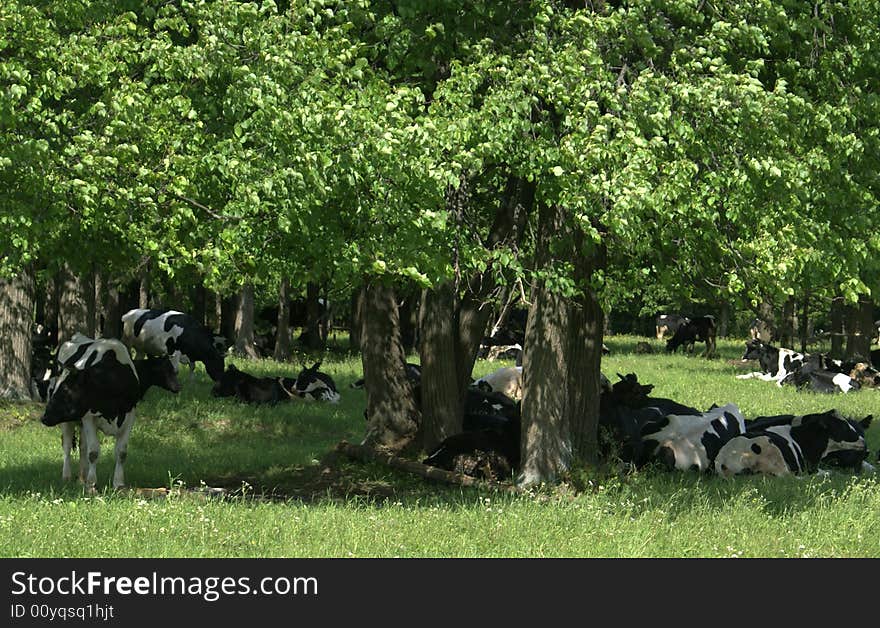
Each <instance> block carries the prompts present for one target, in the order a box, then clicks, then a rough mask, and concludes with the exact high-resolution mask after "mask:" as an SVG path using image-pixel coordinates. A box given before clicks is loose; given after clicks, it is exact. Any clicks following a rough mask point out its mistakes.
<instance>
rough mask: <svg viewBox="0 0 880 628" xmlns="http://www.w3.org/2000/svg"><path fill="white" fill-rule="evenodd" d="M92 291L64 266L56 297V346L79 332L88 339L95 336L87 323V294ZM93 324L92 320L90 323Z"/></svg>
mask: <svg viewBox="0 0 880 628" xmlns="http://www.w3.org/2000/svg"><path fill="white" fill-rule="evenodd" d="M89 290H94V288H92V287H91V286H90V285H89V286H87V285H86V284H85V282H84V281H82V279H80V277H78V276H77V275H75V274H74V273H73V272H72V271H71V270H70V267H68V266H66V265H65V267H64V269H63V270H62V271H61V280H60V282H59V295H58V310H59V311H58V319H59V320H58V344H59V345H61V344H62V343H64V342H66V341H68V340H70V339H71V338H72V337H73V334H75V333H77V332H79V333H81V334H85V335H86V336H89V337H90V338H93V337H94V335H95V330H94V329H93V328H92V326H91V325H90V323H89V316H88V313H89V306H88V292H89ZM91 322H92V323H94V319H93V320H92V321H91Z"/></svg>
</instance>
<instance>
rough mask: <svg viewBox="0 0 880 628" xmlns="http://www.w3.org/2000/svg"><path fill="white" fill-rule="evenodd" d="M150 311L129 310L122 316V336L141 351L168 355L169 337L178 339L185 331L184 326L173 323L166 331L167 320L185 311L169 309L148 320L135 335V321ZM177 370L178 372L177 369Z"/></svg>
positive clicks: (135, 348)
mask: <svg viewBox="0 0 880 628" xmlns="http://www.w3.org/2000/svg"><path fill="white" fill-rule="evenodd" d="M148 311H149V310H145V309H135V310H129V311H128V312H126V313H125V314H124V315H123V316H122V338H123V340H124V341H125V344H127V345H128V346H130V347H131V348H132V349H134V350H135V351H138V352H139V353H144V354H146V355H151V356H157V357H161V356H164V355H168V344H167V343H168V339H169V338H172V339H174V340H175V341H176V340H177V339H178V338H179V337H180V335H181V334H182V333H183V327H181V326H180V325H173V326H172V327H171V329H170V330H168V331H165V321H166V319H167V318H168V317H169V316H177V315H180V314H183V312H178V311H176V310H168V311H167V312H164V313H162V314H161V315H160V316H157V317H156V318H152V319H150V320H148V321H146V322H145V323H144V325H143V327H141V329H140V333H138V335H137V336H135V335H134V325H135V323H136V322H137V320H138V319H139V318H140V317H141V316H143V315H144V314H145V313H147V312H148ZM175 372H177V371H176V369H175Z"/></svg>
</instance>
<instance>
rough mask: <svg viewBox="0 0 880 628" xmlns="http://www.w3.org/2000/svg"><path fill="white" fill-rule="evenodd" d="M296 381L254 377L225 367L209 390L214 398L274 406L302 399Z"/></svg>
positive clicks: (287, 378) (289, 378) (230, 367)
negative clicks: (231, 398) (234, 399)
mask: <svg viewBox="0 0 880 628" xmlns="http://www.w3.org/2000/svg"><path fill="white" fill-rule="evenodd" d="M295 383H296V380H294V379H293V378H291V377H256V376H254V375H251V374H250V373H245V372H244V371H240V370H239V369H237V368H235V365H234V364H230V365H229V366H227V367H226V372H225V373H223V376H222V377H221V378H220V379H219V380H217V382H216V383H215V384H214V386H213V388H212V389H211V394H212V395H214V396H215V397H235V398H236V399H240V400H242V401H245V402H247V403H270V404H276V403H279V402H281V401H290V400H291V399H298V398H300V397H302V395H300V394H299V393H298V392H297V391H296V389H295V387H294V384H295Z"/></svg>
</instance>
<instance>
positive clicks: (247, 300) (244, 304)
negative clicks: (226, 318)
mask: <svg viewBox="0 0 880 628" xmlns="http://www.w3.org/2000/svg"><path fill="white" fill-rule="evenodd" d="M235 353H237V354H238V355H240V356H242V357H246V358H251V359H257V358H259V357H260V356H259V355H258V354H257V349H256V346H255V345H254V285H253V284H247V285H245V286H242V288H241V292H239V295H238V300H237V307H236V310H235Z"/></svg>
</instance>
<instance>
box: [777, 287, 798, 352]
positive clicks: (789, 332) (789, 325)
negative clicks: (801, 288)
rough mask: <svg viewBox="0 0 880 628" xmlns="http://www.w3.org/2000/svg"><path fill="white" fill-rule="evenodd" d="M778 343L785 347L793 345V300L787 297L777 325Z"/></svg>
mask: <svg viewBox="0 0 880 628" xmlns="http://www.w3.org/2000/svg"><path fill="white" fill-rule="evenodd" d="M779 330H780V331H779V345H780V346H781V347H785V348H788V349H790V348H792V347H794V332H795V301H794V297H788V298H787V299H786V300H785V303H784V304H783V306H782V324H781V325H780V327H779Z"/></svg>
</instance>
